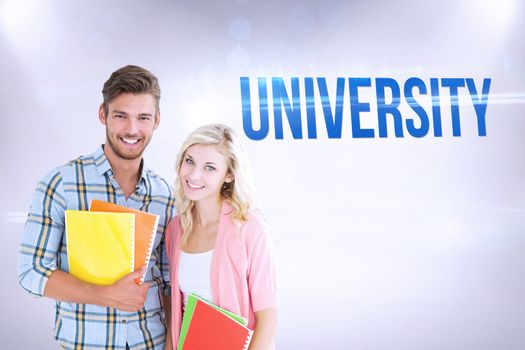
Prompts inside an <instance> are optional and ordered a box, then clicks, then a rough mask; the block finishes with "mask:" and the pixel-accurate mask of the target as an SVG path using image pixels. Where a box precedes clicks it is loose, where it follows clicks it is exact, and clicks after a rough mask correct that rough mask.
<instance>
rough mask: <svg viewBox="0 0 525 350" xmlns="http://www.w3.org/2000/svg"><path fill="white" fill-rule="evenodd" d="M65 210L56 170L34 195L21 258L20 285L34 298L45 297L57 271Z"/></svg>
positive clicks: (59, 178) (19, 260)
mask: <svg viewBox="0 0 525 350" xmlns="http://www.w3.org/2000/svg"><path fill="white" fill-rule="evenodd" d="M65 208H66V201H65V197H64V195H63V186H62V177H61V176H60V171H58V170H55V171H53V172H51V173H50V174H48V175H47V176H46V177H44V179H42V181H40V182H39V183H38V185H37V187H36V189H35V192H34V193H33V200H32V203H31V207H30V210H29V214H28V217H27V221H26V224H25V227H24V233H23V238H22V242H21V245H20V251H19V254H18V281H19V283H20V285H21V286H22V287H23V288H24V289H25V290H27V291H28V292H29V293H30V294H32V295H35V296H38V297H42V296H43V295H44V289H45V286H46V283H47V280H48V279H49V277H50V276H51V274H52V273H53V271H55V270H56V269H57V266H58V262H57V261H58V254H59V249H60V247H61V244H62V243H61V242H62V236H63V234H64V211H65Z"/></svg>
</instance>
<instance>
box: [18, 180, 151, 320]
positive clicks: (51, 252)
mask: <svg viewBox="0 0 525 350" xmlns="http://www.w3.org/2000/svg"><path fill="white" fill-rule="evenodd" d="M63 193H64V191H63V186H62V178H61V176H60V172H59V171H58V170H55V171H53V172H51V173H50V174H48V175H47V176H46V177H45V178H44V179H43V180H42V181H41V182H39V183H38V185H37V187H36V190H35V192H34V194H33V201H32V204H31V209H30V212H29V216H28V218H27V222H26V225H25V228H24V236H23V239H22V244H21V248H20V252H19V255H18V280H19V282H20V285H21V286H22V287H23V288H24V289H26V290H27V291H28V292H29V293H30V294H32V295H35V296H39V297H42V296H46V297H49V298H53V299H56V300H61V301H67V302H75V303H88V304H95V305H101V306H111V307H115V308H118V309H121V310H124V311H136V310H138V309H140V308H142V306H143V305H144V301H145V297H146V292H147V290H148V288H149V285H148V284H144V285H142V286H138V285H136V284H135V282H134V278H136V277H138V276H139V275H140V274H141V273H142V272H144V270H142V271H136V272H133V273H130V274H128V275H127V276H124V277H123V278H122V279H120V280H119V281H117V282H115V284H113V285H111V286H96V285H92V284H89V283H85V282H82V281H80V280H78V279H76V278H75V277H73V276H72V275H70V274H69V273H67V272H64V271H61V270H60V269H59V266H58V256H59V254H60V251H61V250H63V249H65V248H63V247H61V244H62V240H63V235H64V212H65V209H66V207H67V205H66V200H65V196H64V195H63ZM62 258H65V256H62Z"/></svg>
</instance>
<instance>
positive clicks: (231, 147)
mask: <svg viewBox="0 0 525 350" xmlns="http://www.w3.org/2000/svg"><path fill="white" fill-rule="evenodd" d="M193 145H214V146H217V148H218V151H219V152H220V153H221V154H222V155H223V156H224V159H225V160H226V164H227V166H228V170H227V174H230V175H233V181H231V182H229V183H227V182H225V183H224V184H223V186H222V188H221V196H222V198H223V200H226V201H228V203H229V204H230V205H231V206H232V208H233V213H232V218H233V219H234V220H235V221H236V222H237V223H239V224H240V223H241V222H243V221H246V218H247V214H248V212H249V211H250V210H253V209H254V207H255V198H254V192H253V185H252V176H251V171H250V166H249V164H248V159H247V157H246V154H245V152H244V150H243V148H242V146H241V144H240V142H239V138H238V137H237V135H236V134H235V132H234V131H233V130H232V129H231V128H230V127H228V126H226V125H223V124H208V125H204V126H201V127H200V128H197V129H196V130H195V131H193V132H192V133H191V134H189V135H188V137H187V138H186V140H185V141H184V143H183V144H182V147H181V149H180V151H179V154H178V156H177V162H176V164H175V170H176V172H177V179H176V180H175V196H176V197H175V198H176V199H177V202H176V207H177V212H178V214H179V215H180V223H181V228H182V240H181V246H182V247H183V246H184V245H185V244H186V241H187V239H188V236H189V235H190V234H191V232H192V230H193V215H192V214H193V210H194V207H195V202H194V201H192V200H190V199H188V198H187V197H186V195H185V194H184V189H183V182H182V181H183V180H182V179H181V178H180V168H181V166H182V162H183V161H184V158H185V156H186V151H187V150H188V148H190V147H191V146H193Z"/></svg>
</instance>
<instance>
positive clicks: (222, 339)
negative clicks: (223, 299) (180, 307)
mask: <svg viewBox="0 0 525 350" xmlns="http://www.w3.org/2000/svg"><path fill="white" fill-rule="evenodd" d="M252 334H253V331H251V330H250V329H248V328H247V327H246V326H244V325H242V324H241V323H239V322H238V321H237V320H235V319H233V318H232V317H230V316H228V315H227V314H225V313H223V312H221V311H220V310H218V309H217V308H214V307H213V306H211V305H209V304H207V303H206V302H204V301H202V300H200V299H198V300H197V302H196V304H195V309H194V310H193V315H191V321H190V325H189V327H188V331H187V333H186V338H185V339H184V344H183V345H182V349H183V350H224V349H228V350H244V349H248V346H249V345H250V341H251V338H252Z"/></svg>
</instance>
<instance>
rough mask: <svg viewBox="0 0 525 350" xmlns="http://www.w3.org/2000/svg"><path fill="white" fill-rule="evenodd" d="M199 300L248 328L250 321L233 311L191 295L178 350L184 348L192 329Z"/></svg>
mask: <svg viewBox="0 0 525 350" xmlns="http://www.w3.org/2000/svg"><path fill="white" fill-rule="evenodd" d="M197 300H200V301H202V302H204V303H206V304H208V305H210V306H211V307H213V308H214V309H216V310H218V311H220V312H222V313H223V314H225V315H226V316H228V317H230V318H232V319H234V320H235V321H236V322H238V323H240V324H242V325H243V326H247V325H248V320H247V319H246V318H244V317H242V316H239V315H237V314H235V313H233V312H231V311H228V310H226V309H223V308H221V307H219V306H217V305H215V304H213V303H211V302H209V301H208V300H206V299H203V298H201V297H200V296H198V295H197V294H193V293H191V294H190V295H188V302H187V303H186V310H185V311H184V317H183V319H182V325H181V329H180V337H179V343H178V345H177V350H182V346H183V344H184V340H185V339H186V334H187V333H188V329H189V327H190V323H191V318H192V316H193V312H194V311H195V305H196V304H197Z"/></svg>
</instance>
